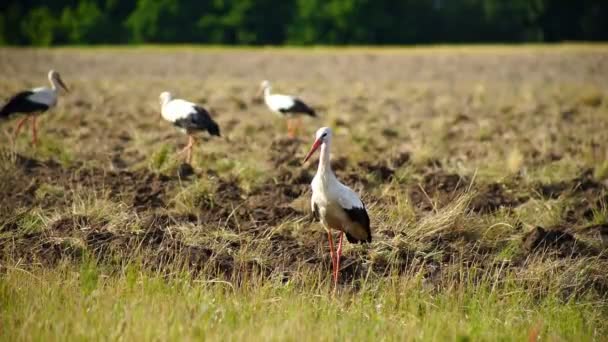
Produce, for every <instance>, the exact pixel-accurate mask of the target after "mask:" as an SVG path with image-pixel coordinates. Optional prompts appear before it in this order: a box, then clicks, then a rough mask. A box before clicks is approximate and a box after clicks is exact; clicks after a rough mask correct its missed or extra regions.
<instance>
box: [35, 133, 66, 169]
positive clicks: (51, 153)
mask: <svg viewBox="0 0 608 342" xmlns="http://www.w3.org/2000/svg"><path fill="white" fill-rule="evenodd" d="M66 146H68V145H66V144H64V143H63V142H60V141H57V140H53V139H44V140H43V141H41V143H40V144H39V146H38V148H37V150H36V154H37V155H38V156H39V157H40V158H42V159H54V160H56V161H58V162H59V163H60V164H61V166H63V167H69V166H71V165H72V163H73V161H74V156H72V154H71V153H70V152H69V151H68V150H67V149H66Z"/></svg>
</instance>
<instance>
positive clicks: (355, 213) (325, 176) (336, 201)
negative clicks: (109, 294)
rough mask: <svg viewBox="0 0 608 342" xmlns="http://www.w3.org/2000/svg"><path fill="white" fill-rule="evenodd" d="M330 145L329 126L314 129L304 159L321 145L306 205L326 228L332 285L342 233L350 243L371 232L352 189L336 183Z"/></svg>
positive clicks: (365, 238)
mask: <svg viewBox="0 0 608 342" xmlns="http://www.w3.org/2000/svg"><path fill="white" fill-rule="evenodd" d="M330 146H331V129H329V128H328V127H322V128H320V129H319V130H318V131H317V133H316V138H315V142H314V143H313V145H312V148H311V149H310V151H309V152H308V154H307V155H306V158H305V159H304V162H306V161H308V159H309V158H310V157H311V156H312V155H313V153H314V152H315V151H316V150H317V149H319V147H321V157H320V158H319V167H318V169H317V174H316V175H315V177H314V178H313V180H312V183H311V186H312V198H311V201H310V204H311V207H312V211H313V213H314V215H315V218H316V219H318V220H320V221H321V223H323V226H325V229H326V230H327V237H328V239H329V251H330V255H331V261H332V266H333V280H334V286H336V285H337V283H338V274H339V272H340V257H341V255H342V241H343V239H344V234H346V238H347V239H348V242H350V243H363V242H371V241H372V234H371V230H370V224H369V216H368V215H367V211H366V210H365V205H363V202H361V200H360V199H359V196H357V194H356V193H355V192H354V191H353V190H351V189H350V188H349V187H347V186H346V185H344V184H342V183H340V181H339V180H338V179H337V178H336V176H335V175H334V173H333V171H332V170H331V165H330V162H329V154H330V152H329V150H330ZM332 229H336V230H338V231H340V238H339V241H338V250H337V251H334V242H333V238H332V234H331V230H332Z"/></svg>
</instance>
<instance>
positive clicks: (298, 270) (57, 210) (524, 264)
mask: <svg viewBox="0 0 608 342" xmlns="http://www.w3.org/2000/svg"><path fill="white" fill-rule="evenodd" d="M606 47H608V45H604V44H562V45H558V46H544V45H541V46H502V45H500V46H494V45H492V46H473V47H471V46H456V47H453V46H439V47H422V48H418V47H406V48H393V47H387V48H386V49H385V48H370V49H368V48H367V47H363V48H361V47H355V48H350V47H347V48H345V49H339V48H327V49H324V48H319V49H316V50H315V49H314V48H313V49H312V52H310V53H309V52H306V51H309V50H308V49H306V48H292V47H288V48H286V49H285V50H283V49H281V48H270V49H266V48H261V49H259V48H251V50H249V48H244V49H243V50H241V49H239V48H236V49H232V48H228V49H224V48H221V47H220V48H216V47H201V48H197V47H195V48H193V49H192V48H189V47H188V46H185V47H184V46H181V47H174V46H173V47H171V46H170V47H165V46H161V47H157V46H146V47H141V48H137V47H136V48H127V47H124V48H123V47H110V48H108V47H92V48H88V47H87V48H74V47H65V48H64V47H61V48H52V49H31V48H2V49H0V57H1V60H2V61H1V62H0V71H1V72H2V73H3V75H5V77H4V79H3V80H2V81H0V94H2V96H3V97H4V98H6V97H8V96H9V95H10V94H13V93H15V92H17V91H19V90H22V89H24V88H30V87H34V86H42V85H46V73H47V72H48V70H49V69H55V70H58V71H60V72H61V74H62V76H63V78H64V80H65V81H66V83H67V84H68V86H69V87H70V89H71V92H70V93H69V94H61V95H60V99H59V105H58V107H57V108H55V109H53V110H51V111H50V112H48V113H45V114H44V115H43V116H42V117H41V118H40V120H39V124H40V127H39V133H40V144H39V146H38V147H33V146H31V145H30V143H29V140H30V138H31V136H30V132H29V130H28V129H26V130H24V131H25V132H26V133H24V134H22V135H21V136H20V137H19V139H17V141H16V144H15V145H14V146H11V144H10V141H9V139H8V135H7V134H9V133H10V132H11V131H12V129H14V125H15V120H11V121H6V122H1V123H0V125H1V126H2V127H1V128H2V129H3V130H6V131H7V134H1V135H0V146H2V147H1V151H0V180H1V182H0V196H1V198H2V203H1V206H0V251H1V254H0V260H2V262H1V264H0V325H1V326H2V334H0V335H1V336H0V339H2V340H65V339H86V340H88V339H129V340H132V339H137V340H152V339H161V340H173V339H186V340H196V339H208V340H220V339H230V340H242V339H245V338H247V339H252V340H296V339H297V340H300V339H304V340H361V339H363V340H366V339H375V338H378V337H380V338H382V339H386V340H425V341H426V340H454V341H463V340H488V341H490V340H522V339H523V340H525V339H527V340H530V341H536V340H552V341H553V340H555V341H560V340H582V341H586V340H588V341H592V340H601V339H602V336H606V335H607V334H608V326H607V324H606V323H605V317H606V315H607V314H608V306H607V302H606V300H607V295H608V275H607V274H606V272H605V270H606V269H607V267H608V255H607V247H608V207H607V203H608V191H607V190H608V152H607V151H608V133H607V132H608V115H606V114H608V77H606V76H608V48H606ZM294 52H297V53H294ZM463 52H465V53H463ZM263 79H269V80H270V81H271V82H273V89H274V90H275V91H276V92H279V93H286V94H297V95H298V96H300V97H302V98H303V99H304V100H305V101H306V102H308V103H310V104H311V105H312V106H313V107H315V108H316V109H317V111H318V112H319V113H320V115H319V118H317V119H309V118H305V119H303V127H302V130H301V132H300V133H299V136H298V138H297V139H288V138H286V129H285V128H286V123H285V122H284V120H282V119H281V118H279V117H277V116H276V115H274V114H272V113H270V112H269V111H268V110H267V109H266V108H265V106H264V104H263V102H261V101H260V100H259V99H258V98H256V97H255V93H256V91H257V88H258V85H259V82H260V81H261V80H263ZM165 90H169V91H172V92H173V93H174V94H175V96H176V97H178V98H185V99H188V100H191V101H194V102H197V103H200V104H201V105H203V106H205V107H206V108H208V109H209V110H210V112H211V115H212V116H213V118H214V119H215V120H216V121H217V122H218V123H219V125H220V127H221V131H222V138H208V137H206V136H204V137H202V138H201V143H200V144H199V145H198V146H197V148H196V149H195V155H194V161H193V163H192V165H191V167H189V166H186V165H183V164H182V162H181V160H180V159H179V158H178V157H176V155H175V152H177V151H178V150H179V149H180V148H181V147H183V146H184V145H185V143H186V137H185V136H184V135H183V134H181V133H180V132H178V131H176V130H175V129H174V128H173V127H172V126H171V125H170V124H169V123H167V122H164V121H163V120H162V118H161V116H160V108H159V104H158V95H159V94H160V92H162V91H165ZM322 126H329V127H332V129H333V130H334V134H335V138H334V144H333V151H332V166H333V169H334V170H335V171H336V174H337V176H338V178H339V179H340V180H341V181H342V182H343V183H345V184H346V185H348V186H350V187H352V188H353V189H354V190H355V191H356V192H358V193H359V194H360V195H361V197H362V200H363V202H364V203H365V204H366V206H367V209H368V211H369V214H370V218H371V222H372V235H373V241H372V243H371V244H368V245H353V244H346V245H345V249H344V259H343V267H342V272H341V277H340V279H339V285H338V288H337V289H336V291H335V292H334V290H333V288H332V284H331V272H330V268H331V262H330V258H329V253H328V249H327V248H328V246H327V238H326V234H325V232H324V230H323V228H322V227H321V225H320V224H319V223H317V222H314V220H313V218H312V215H311V213H310V204H309V203H310V202H309V201H310V181H311V179H312V177H313V175H314V172H315V171H316V163H317V159H316V157H315V158H313V159H312V160H311V161H309V162H308V163H306V164H302V160H303V157H304V155H305V153H306V152H307V150H308V148H309V147H310V144H311V143H312V138H313V134H314V132H315V131H316V129H317V128H319V127H322Z"/></svg>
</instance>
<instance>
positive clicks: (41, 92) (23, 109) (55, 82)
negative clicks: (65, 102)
mask: <svg viewBox="0 0 608 342" xmlns="http://www.w3.org/2000/svg"><path fill="white" fill-rule="evenodd" d="M48 78H49V82H50V83H51V87H50V88H47V87H38V88H34V89H32V90H25V91H22V92H19V93H17V94H15V95H13V96H12V97H11V98H10V99H9V100H8V101H7V102H6V104H5V105H4V106H3V107H2V108H1V109H0V120H2V119H8V118H10V117H12V116H13V115H15V114H29V115H28V116H26V117H25V118H23V119H21V120H20V121H19V123H18V124H17V127H16V128H15V132H14V133H13V140H14V139H15V138H16V137H17V135H18V134H19V130H21V127H22V126H23V124H25V122H26V121H27V119H29V118H30V117H31V118H32V144H34V145H36V141H37V134H36V115H38V114H40V113H43V112H46V111H47V110H49V109H50V108H52V107H54V106H55V105H57V97H58V96H57V95H58V94H57V93H58V88H59V87H61V88H63V89H64V90H65V91H66V92H68V88H67V86H66V85H65V83H63V80H62V79H61V76H60V75H59V73H58V72H56V71H55V70H51V71H49V74H48Z"/></svg>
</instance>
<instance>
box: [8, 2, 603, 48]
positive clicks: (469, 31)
mask: <svg viewBox="0 0 608 342" xmlns="http://www.w3.org/2000/svg"><path fill="white" fill-rule="evenodd" d="M607 14H608V3H606V2H604V1H601V0H585V1H559V0H533V1H528V0H513V1H501V0H450V1H447V0H433V1H424V0H403V1H389V0H378V1H374V0H286V1H276V0H258V1H256V0H210V1H204V2H199V1H192V0H190V1H177V0H158V1H155V0H130V1H117V0H83V1H79V2H77V3H74V1H66V0H63V1H54V2H53V3H52V5H49V4H46V3H45V2H42V1H28V4H27V5H24V4H23V3H21V2H18V1H15V0H13V1H10V2H9V3H8V4H6V5H0V44H24V45H51V44H100V43H213V44H255V45H260V44H285V43H287V44H295V45H311V44H413V43H415V44H420V43H444V42H525V41H532V42H534V41H561V40H606V39H608V24H607V22H608V21H606V20H604V18H605V17H606V16H607ZM563 23H568V25H564V24H563ZM14 27H17V28H18V29H16V30H14V29H12V28H14Z"/></svg>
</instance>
